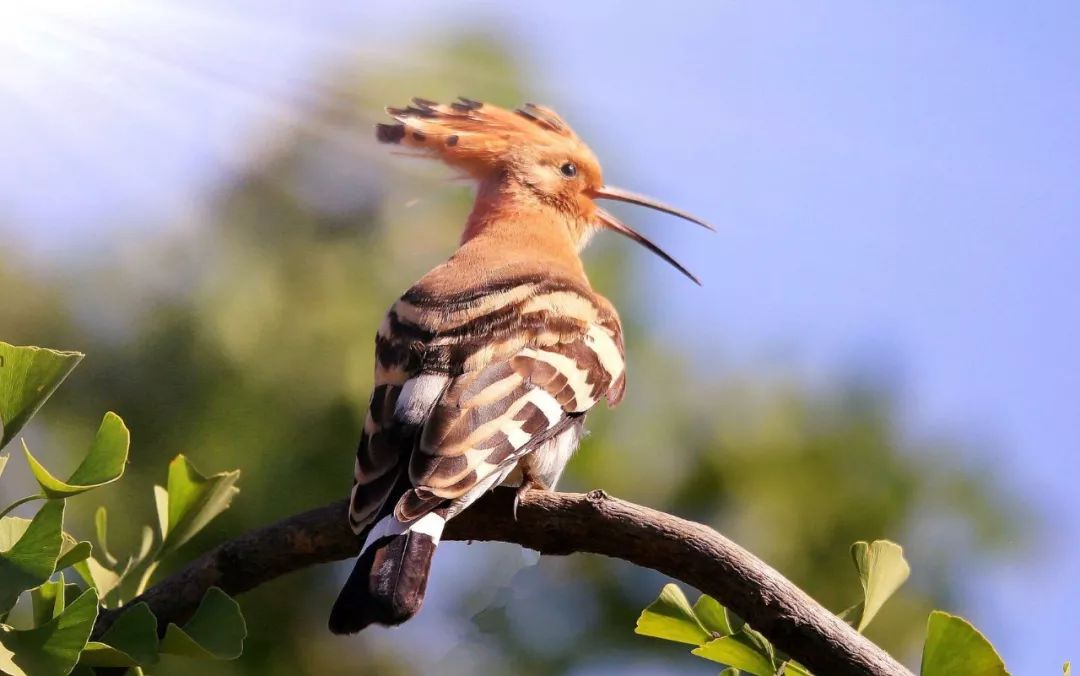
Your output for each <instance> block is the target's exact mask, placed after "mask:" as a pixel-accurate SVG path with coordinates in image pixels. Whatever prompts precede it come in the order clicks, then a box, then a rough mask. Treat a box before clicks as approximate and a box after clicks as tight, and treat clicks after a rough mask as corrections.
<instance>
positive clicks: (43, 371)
mask: <svg viewBox="0 0 1080 676" xmlns="http://www.w3.org/2000/svg"><path fill="white" fill-rule="evenodd" d="M82 358H83V355H82V354H81V353H79V352H59V351H57V350H46V349H44V348H40V347H16V346H14V345H10V344H8V343H4V342H0V374H2V377H0V448H3V447H4V446H7V444H8V442H9V441H11V440H12V439H14V438H15V435H16V434H18V433H19V430H21V429H22V428H23V426H24V425H25V424H26V423H27V422H28V421H29V420H30V418H32V417H33V415H34V414H35V413H36V412H37V410H38V409H39V408H41V405H42V404H44V403H45V400H46V399H48V398H49V397H50V396H52V393H53V392H55V391H56V388H57V387H59V386H60V383H62V382H64V378H67V376H68V374H69V373H71V370H72V369H73V368H75V366H76V365H77V364H78V363H79V361H80V360H81V359H82Z"/></svg>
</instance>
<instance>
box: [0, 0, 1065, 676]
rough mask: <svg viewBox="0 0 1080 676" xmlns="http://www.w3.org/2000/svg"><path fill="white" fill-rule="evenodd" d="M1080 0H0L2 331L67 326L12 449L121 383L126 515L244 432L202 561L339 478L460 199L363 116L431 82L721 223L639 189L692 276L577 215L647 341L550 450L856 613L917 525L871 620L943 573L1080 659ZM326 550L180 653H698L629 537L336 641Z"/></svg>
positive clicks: (227, 454)
mask: <svg viewBox="0 0 1080 676" xmlns="http://www.w3.org/2000/svg"><path fill="white" fill-rule="evenodd" d="M1078 25H1080V5H1076V4H1075V3H1069V2H1045V3H1038V4H1027V5H1020V4H1015V3H995V2H978V3H975V2H969V3H949V4H948V5H946V4H945V3H860V2H832V3H816V2H812V3H806V2H757V3H749V2H715V3H714V2H665V3H662V4H656V5H650V6H646V5H645V3H641V4H640V5H637V4H634V5H631V4H627V3H618V2H594V3H582V2H577V3H566V2H554V1H549V2H543V3H484V2H460V3H439V2H404V3H389V2H384V3H378V2H372V3H359V2H354V3H345V2H330V1H329V0H319V1H313V2H306V3H292V2H285V1H284V0H269V1H267V0H260V1H259V2H255V1H254V0H243V1H234V2H211V1H209V0H198V1H196V0H185V1H184V2H180V1H179V0H176V1H175V2H165V1H163V0H90V1H88V2H76V1H75V0H40V1H38V2H24V1H22V0H0V150H2V153H3V161H2V162H0V339H3V340H6V341H9V342H13V343H17V344H27V343H32V344H40V345H45V346H49V347H56V348H63V349H78V350H82V351H84V352H86V353H87V358H86V360H85V361H84V362H83V364H82V365H81V366H80V367H79V368H78V369H77V370H76V372H75V374H74V375H73V376H72V378H71V379H70V380H69V382H68V383H67V384H66V385H65V386H64V387H63V388H61V390H60V391H59V393H58V394H57V395H56V396H55V397H54V399H53V400H52V402H51V403H50V404H49V405H48V406H47V407H46V409H45V410H44V411H43V412H42V414H41V415H40V416H39V417H38V419H37V420H36V422H35V424H34V425H33V426H32V427H31V428H30V429H28V430H27V439H28V442H29V443H30V444H31V446H32V447H33V448H35V451H39V452H40V453H41V454H42V455H43V456H45V457H47V458H49V459H50V462H52V464H53V466H58V467H64V466H68V465H65V463H66V462H69V461H70V460H72V459H73V458H74V457H75V456H76V455H77V454H78V453H80V452H81V450H82V448H83V447H84V446H85V444H86V443H87V441H88V439H89V438H90V437H91V435H92V433H93V430H94V429H95V426H96V424H97V422H98V421H99V420H100V416H101V414H102V413H103V412H104V411H105V410H110V409H111V410H115V411H117V412H118V413H120V414H121V415H122V416H123V417H124V419H125V420H126V421H127V423H128V425H129V426H130V427H131V429H132V431H133V440H134V445H133V455H132V460H131V464H130V470H129V474H128V476H127V478H126V479H125V480H124V481H123V482H121V483H120V484H118V485H116V486H113V487H110V488H109V489H107V490H106V491H99V492H95V493H93V494H92V496H88V497H87V498H86V499H88V500H92V501H99V500H101V499H104V500H105V501H106V503H107V504H108V505H109V507H110V509H111V510H112V512H113V518H112V522H113V523H112V530H113V531H115V532H116V533H115V539H116V540H118V541H119V542H121V543H123V542H131V541H132V540H133V539H134V538H135V537H136V534H137V532H138V525H139V524H141V523H144V522H150V521H151V520H152V518H153V517H152V501H151V496H150V491H149V486H150V485H151V484H152V483H153V482H154V481H159V482H160V481H162V480H163V477H164V473H165V467H166V463H167V460H168V459H169V458H171V457H172V456H173V455H175V454H176V453H179V452H184V453H186V454H188V455H189V457H191V458H192V460H193V461H194V462H195V463H196V464H197V465H198V466H199V467H200V468H201V469H202V470H203V471H206V472H211V471H219V470H224V469H231V468H236V467H238V468H240V469H242V470H243V477H242V479H241V484H240V485H241V487H242V493H241V494H240V496H239V498H238V499H237V500H236V502H235V504H234V507H233V508H232V509H231V510H230V511H229V512H228V513H227V514H226V515H225V516H224V517H222V518H221V519H220V521H219V522H218V523H217V524H216V525H215V526H214V527H213V528H211V529H210V530H209V531H208V532H206V533H205V534H203V535H202V536H200V537H199V538H198V539H197V540H196V541H195V542H193V543H191V544H190V545H189V546H188V547H187V548H186V550H185V554H186V555H187V556H191V555H194V554H195V553H197V551H198V550H200V549H202V548H205V547H208V546H211V545H212V544H213V543H214V542H216V541H218V540H220V539H221V538H224V537H227V536H228V535H230V534H235V533H238V532H240V531H242V530H245V529H247V528H249V527H252V526H255V525H258V524H262V523H264V522H267V521H269V520H271V519H274V518H277V517H281V516H284V515H287V514H289V513H291V512H294V511H297V510H301V509H304V508H307V507H311V506H314V505H319V504H322V503H324V502H326V501H329V500H331V499H334V498H338V497H340V496H342V495H343V494H344V492H345V491H346V490H347V489H348V487H349V483H350V472H351V466H352V452H353V448H354V444H355V441H356V439H357V438H358V434H359V430H360V427H361V423H362V417H363V413H364V408H365V404H366V399H367V395H368V388H369V385H370V374H371V358H372V350H373V345H372V342H373V341H372V339H373V336H374V332H375V328H376V326H377V323H378V320H379V318H380V316H381V313H382V312H383V311H384V310H385V308H386V307H387V306H388V305H389V304H390V303H391V302H392V301H393V299H394V298H396V296H397V295H398V294H399V293H400V292H401V291H402V290H403V289H404V288H406V287H407V286H408V285H409V284H410V283H411V282H412V281H414V280H415V279H416V278H417V277H419V276H420V275H421V274H422V273H423V272H424V271H425V270H427V269H428V268H429V267H431V266H432V265H434V264H435V263H437V262H438V261H440V260H441V259H442V258H444V257H445V256H446V255H447V254H448V253H449V252H450V251H451V249H452V248H453V246H454V243H455V240H456V236H457V234H458V230H459V228H460V225H461V224H462V222H463V219H464V217H465V215H466V214H467V211H468V208H469V203H470V192H469V187H468V185H465V184H463V183H461V182H458V181H453V180H449V174H448V172H447V171H445V170H443V169H442V168H440V167H437V166H432V165H430V164H428V163H425V162H423V161H420V160H413V159H406V158H401V157H395V156H393V155H392V154H391V153H389V152H387V149H386V148H381V147H377V146H376V145H375V144H374V143H373V138H372V131H371V128H372V124H373V123H374V122H376V121H378V120H380V119H381V118H382V115H381V108H382V106H384V105H387V104H401V103H403V102H405V101H406V100H407V98H408V97H410V96H414V95H419V96H424V97H428V98H435V99H447V98H449V97H453V96H456V95H458V94H462V95H466V96H469V97H473V98H480V99H484V100H489V101H493V102H496V103H500V104H503V105H515V104H517V103H520V102H522V101H526V100H535V101H538V102H543V103H548V104H550V105H552V106H554V107H555V108H556V109H557V110H559V111H560V112H561V113H562V114H563V115H564V116H565V117H566V118H567V119H568V120H569V121H570V122H571V123H572V124H573V125H574V126H575V128H576V129H577V131H578V132H579V133H580V134H581V135H582V136H583V137H584V138H586V139H588V140H589V142H590V143H591V145H592V146H593V148H594V149H595V150H596V151H597V153H598V155H599V156H600V157H601V158H602V159H603V161H604V164H605V167H606V172H607V178H608V179H609V180H610V181H611V182H612V183H615V184H618V185H625V186H627V187H630V188H633V189H638V190H641V191H644V192H647V193H650V194H653V195H656V196H658V197H661V198H663V199H665V200H667V201H670V202H672V203H674V204H678V205H680V206H683V207H685V208H687V209H690V210H692V211H694V212H696V213H698V214H701V215H703V216H705V217H706V218H708V219H709V220H711V221H712V222H714V223H715V224H717V225H718V226H719V229H720V232H719V234H718V235H707V234H705V233H703V232H701V231H698V230H696V229H693V228H692V227H689V226H686V225H685V224H683V223H681V222H678V221H674V220H673V219H670V218H667V217H664V216H662V215H655V214H650V213H643V212H640V211H631V210H620V213H621V214H622V215H623V216H624V217H625V218H627V219H628V220H629V221H630V222H632V223H635V224H637V225H638V226H639V227H641V228H642V229H644V230H645V231H647V232H649V233H651V234H653V235H655V236H656V238H657V239H658V240H660V241H661V242H662V243H663V244H664V245H665V246H667V247H668V248H669V249H670V250H672V251H673V252H676V253H677V254H678V255H679V257H680V258H682V259H683V260H684V261H685V262H686V263H687V264H688V265H689V267H691V269H693V270H695V271H696V272H698V273H700V276H701V277H702V278H703V280H704V287H703V288H697V287H694V286H692V285H690V284H688V283H686V281H685V280H684V279H682V278H681V277H680V276H678V274H677V273H675V272H674V271H672V270H671V269H669V268H666V267H664V266H663V263H661V262H659V261H657V260H654V259H653V258H651V257H649V256H648V254H646V253H644V252H639V251H637V250H632V249H631V245H630V244H629V243H627V242H626V241H624V240H618V241H615V240H614V238H604V237H601V238H600V239H599V240H598V241H597V242H596V243H595V244H594V245H593V247H592V248H591V249H590V251H589V253H588V256H587V264H588V267H589V269H590V272H591V274H592V277H593V280H594V284H595V286H596V287H597V288H598V289H599V290H600V291H601V292H603V293H604V294H606V295H608V296H609V297H611V298H613V299H614V300H615V301H616V304H617V305H618V306H619V307H620V309H621V311H622V314H623V317H624V320H625V323H626V325H627V332H628V338H627V344H628V352H629V358H630V374H631V375H630V382H629V389H628V394H627V397H626V400H625V402H624V403H623V405H622V406H621V407H620V409H618V410H616V411H614V412H607V411H603V412H599V413H597V414H596V415H595V416H593V418H592V424H591V428H592V431H593V433H592V435H591V436H590V437H589V439H588V440H587V442H586V443H585V446H584V449H583V451H582V452H581V453H580V454H579V455H578V456H577V457H576V458H575V460H574V462H573V463H572V465H571V468H570V471H569V472H568V475H567V476H566V478H565V479H564V484H563V486H562V487H563V488H566V489H579V490H585V489H592V488H596V487H602V488H605V489H607V490H609V491H611V492H613V493H614V494H616V495H619V496H621V497H624V498H627V499H630V500H634V501H639V502H643V503H646V504H649V505H651V506H654V507H658V508H661V509H666V510H670V511H673V512H676V513H678V514H680V515H683V516H687V517H691V518H695V519H699V520H702V521H704V522H706V523H709V524H711V525H713V526H715V527H717V528H719V529H721V530H722V531H723V532H725V533H726V534H728V535H730V536H732V537H733V538H734V539H736V540H737V541H739V542H741V543H742V544H744V545H746V546H747V547H749V548H750V549H751V550H753V551H754V552H756V553H757V554H759V555H760V556H762V557H763V558H764V559H765V560H767V561H768V562H769V563H771V564H772V565H774V566H776V567H777V568H779V569H780V570H781V571H782V572H784V573H785V574H786V575H788V576H790V577H791V578H792V579H793V580H794V581H796V582H797V583H799V584H801V585H803V586H804V587H805V588H806V589H807V590H808V591H809V592H810V593H811V594H812V595H814V596H815V597H816V598H818V599H820V600H821V601H822V602H823V603H825V604H826V605H827V606H829V607H830V608H832V609H834V610H840V609H842V608H844V607H846V606H848V605H850V604H851V603H852V602H853V601H854V600H855V599H856V598H857V595H858V584H857V581H856V578H855V576H854V575H853V573H852V570H851V566H850V563H849V560H848V554H847V549H848V546H849V545H850V544H851V542H852V541H854V540H857V539H873V538H880V537H887V538H891V539H894V540H896V541H898V542H901V543H903V544H904V545H905V548H906V549H905V551H906V553H907V555H908V557H909V559H910V560H911V562H912V565H913V569H914V573H913V576H912V578H911V580H910V581H909V582H908V584H907V585H906V586H905V587H904V588H903V591H902V593H901V594H900V595H899V596H898V597H897V598H896V600H894V601H893V602H891V603H890V604H889V605H888V606H886V608H885V610H884V612H883V613H882V615H880V616H879V619H878V620H876V622H875V625H874V626H873V627H872V629H871V631H870V634H871V636H872V638H874V639H875V640H877V641H879V642H880V643H881V644H882V645H884V646H885V647H887V648H888V649H889V650H891V651H893V652H894V654H896V655H897V656H899V657H901V658H903V659H904V660H905V661H907V662H908V663H909V664H911V665H916V666H917V663H918V647H919V644H920V642H921V636H922V632H923V629H924V626H925V618H926V615H927V612H928V611H929V610H930V609H931V608H932V607H939V608H944V609H947V610H950V611H952V612H957V613H961V614H963V615H965V616H967V617H969V618H970V619H971V620H972V621H973V622H974V623H975V624H976V625H977V626H979V627H980V628H981V629H982V630H983V631H984V632H986V633H987V634H988V635H989V637H990V638H991V639H992V640H993V641H994V643H995V644H996V645H997V646H998V647H999V649H1000V650H1001V652H1002V654H1003V655H1004V657H1005V659H1006V661H1007V662H1008V664H1009V665H1010V667H1011V669H1012V670H1013V673H1015V674H1052V673H1059V670H1060V665H1061V663H1062V661H1064V660H1065V659H1067V658H1069V657H1072V658H1074V659H1080V654H1078V653H1077V652H1076V647H1077V645H1078V644H1077V642H1076V637H1077V636H1078V635H1080V622H1078V621H1077V619H1076V607H1077V605H1078V603H1080V580H1078V577H1077V575H1076V573H1075V571H1076V566H1077V562H1078V560H1080V545H1078V544H1077V543H1080V514H1078V511H1077V499H1076V494H1075V481H1076V475H1077V469H1078V461H1077V457H1078V455H1077V438H1078V437H1080V424H1078V419H1077V414H1078V411H1077V403H1078V397H1077V391H1078V386H1080V363H1078V358H1077V355H1076V347H1077V345H1078V344H1080V320H1078V309H1080V308H1078V307H1077V303H1076V299H1075V294H1076V291H1077V289H1078V288H1080V272H1078V268H1077V254H1078V253H1080V227H1078V225H1080V224H1078V220H1080V200H1078V198H1080V181H1078V180H1077V173H1078V171H1080V125H1078V123H1077V120H1080V43H1078V42H1077V41H1076V39H1075V38H1076V27H1077V26H1078ZM16 464H17V463H12V465H11V466H10V467H9V469H8V472H7V473H6V474H5V475H4V483H3V484H2V485H0V498H2V499H4V500H10V499H13V498H15V497H18V496H19V495H22V494H23V493H24V492H25V491H26V488H27V482H28V478H27V476H26V473H25V472H22V473H20V471H17V469H15V465H16ZM19 469H21V468H19ZM84 511H88V510H84ZM69 528H71V529H73V530H75V531H77V532H82V533H85V534H88V533H89V532H90V530H89V525H88V524H85V523H82V524H80V523H74V524H69ZM113 548H114V550H115V549H118V548H121V547H118V546H114V547H113ZM181 558H183V557H181ZM346 569H347V564H341V565H335V566H324V567H320V568H318V569H313V570H309V571H306V572H304V573H301V574H297V575H293V576H291V577H288V578H285V579H282V580H279V581H277V582H275V583H273V584H271V585H268V586H266V587H263V588H261V589H259V590H257V591H255V592H253V593H250V594H248V595H246V596H244V597H243V598H242V603H243V606H244V610H245V612H246V615H247V617H248V621H249V625H250V637H249V640H248V647H247V652H246V654H245V655H244V657H243V658H242V659H241V660H239V661H238V662H235V663H229V664H221V665H212V666H210V667H207V666H204V665H199V666H198V668H199V669H200V670H202V673H205V674H207V675H208V676H210V675H211V674H354V673H365V674H412V673H433V672H438V673H447V674H458V673H460V674H474V673H490V674H500V673H514V674H574V675H586V674H588V675H597V674H614V673H620V674H623V673H629V674H669V673H670V674H675V673H679V674H682V673H701V674H708V673H714V672H715V668H714V665H712V664H710V663H707V662H703V661H700V660H696V659H695V658H692V657H690V656H689V655H688V654H686V652H685V651H684V650H682V649H681V648H679V647H678V646H673V645H669V644H665V643H662V642H659V641H654V640H650V639H646V638H642V637H637V636H635V635H634V634H633V625H634V620H635V619H636V617H637V614H638V612H639V611H640V609H641V608H642V607H643V606H644V605H646V604H647V603H648V602H649V601H650V600H651V599H652V598H653V597H654V596H655V594H656V593H657V591H658V590H659V588H660V586H661V585H662V584H663V583H664V582H665V580H664V579H662V578H661V577H660V576H658V575H656V574H654V573H651V572H649V571H643V570H638V569H635V568H633V567H631V566H628V565H625V564H622V563H620V562H616V561H610V560H606V559H602V558H596V557H588V556H574V557H569V558H551V559H548V558H545V559H543V560H538V558H537V557H535V556H534V555H531V554H530V553H527V552H522V551H521V550H519V549H517V548H515V547H510V546H505V545H479V544H478V545H472V546H468V545H464V544H459V543H450V544H448V545H447V546H445V547H444V548H441V549H440V553H439V557H438V560H437V570H436V572H435V574H434V577H433V581H432V589H431V594H430V598H429V602H428V604H427V606H426V607H425V609H424V612H423V614H422V615H421V617H420V618H418V619H417V620H416V621H414V622H413V623H411V624H409V625H407V626H405V627H403V628H400V629H397V630H392V631H391V630H382V629H376V630H372V631H369V632H366V633H365V634H363V635H362V636H360V637H357V638H352V639H346V638H339V637H333V636H331V635H329V634H328V633H327V632H326V630H325V628H324V627H325V618H326V614H327V609H328V608H329V605H330V603H331V602H332V600H333V597H334V595H335V593H336V588H337V586H338V584H339V583H340V581H341V580H342V579H343V577H344V575H345V574H346ZM191 668H193V665H191V664H187V663H184V662H182V661H176V662H169V663H165V664H163V665H162V667H161V669H160V670H159V672H158V673H162V674H166V673H173V674H180V673H189V671H190V669H191Z"/></svg>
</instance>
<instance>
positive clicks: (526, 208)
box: [461, 176, 585, 279]
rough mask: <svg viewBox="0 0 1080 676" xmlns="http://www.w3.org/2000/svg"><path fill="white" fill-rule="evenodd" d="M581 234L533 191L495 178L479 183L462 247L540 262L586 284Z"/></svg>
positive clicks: (505, 179)
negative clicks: (538, 260)
mask: <svg viewBox="0 0 1080 676" xmlns="http://www.w3.org/2000/svg"><path fill="white" fill-rule="evenodd" d="M579 231H580V226H579V225H578V224H576V223H574V221H573V219H571V218H570V217H568V216H567V215H566V214H564V213H563V212H562V211H560V210H558V209H556V208H555V207H554V206H552V205H550V204H547V203H545V202H544V201H542V200H541V199H540V198H539V197H537V196H536V194H535V193H533V191H531V190H529V189H528V188H526V187H524V186H522V185H520V184H518V183H516V182H515V181H514V180H513V179H511V178H507V177H505V176H499V177H493V178H491V179H488V180H486V181H483V182H481V184H480V187H479V190H478V191H477V194H476V203H475V204H474V205H473V210H472V213H471V214H470V215H469V220H468V222H467V223H466V226H465V232H464V233H462V236H461V246H462V247H463V248H470V249H471V248H478V249H489V250H492V251H496V250H497V251H499V252H502V256H501V257H508V256H509V257H516V256H528V257H533V258H541V259H544V260H546V261H548V262H549V263H551V264H554V265H556V266H558V267H560V268H563V271H565V272H568V273H572V274H573V275H574V276H575V277H581V278H583V279H584V278H585V270H584V267H583V266H582V264H581V258H580V257H579V256H578V250H579V249H580V246H581V241H580V239H581V238H580V236H579V235H577V234H576V233H578V232H579Z"/></svg>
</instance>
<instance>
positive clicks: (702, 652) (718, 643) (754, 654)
mask: <svg viewBox="0 0 1080 676" xmlns="http://www.w3.org/2000/svg"><path fill="white" fill-rule="evenodd" d="M690 652H691V653H692V654H694V655H697V656H698V657H703V658H705V659H707V660H712V661H713V662H719V663H721V664H726V665H728V666H731V667H735V668H736V669H738V670H740V671H745V672H746V673H748V674H753V675H754V676H773V674H774V673H776V670H775V669H773V665H772V662H771V661H770V660H769V658H768V657H766V656H765V655H762V654H761V653H759V652H758V651H757V650H754V649H753V648H752V647H750V646H749V645H747V644H746V643H743V642H741V641H739V640H738V639H736V638H735V637H734V636H724V637H721V638H717V639H713V640H711V641H709V642H708V643H706V644H705V645H702V646H699V647H697V648H694V649H693V650H691V651H690Z"/></svg>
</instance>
